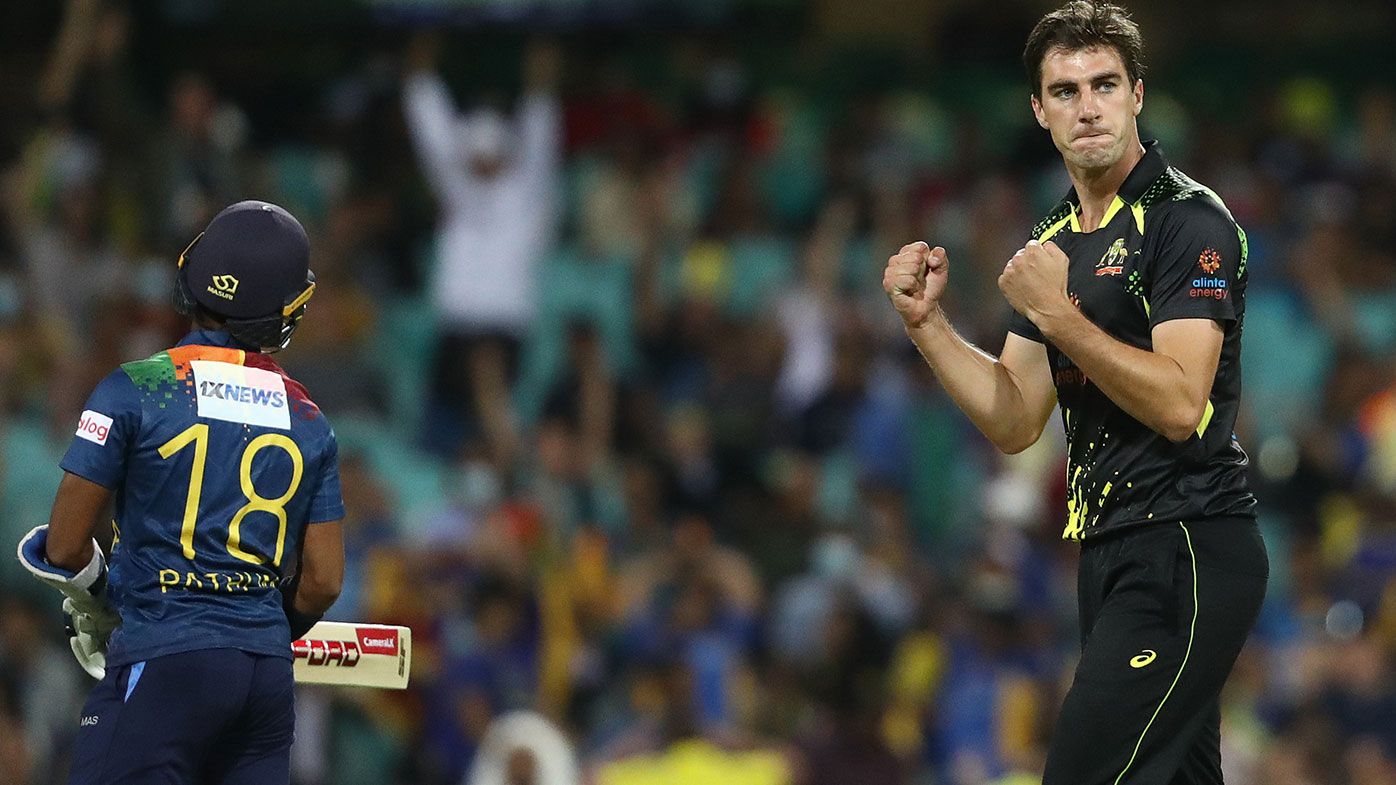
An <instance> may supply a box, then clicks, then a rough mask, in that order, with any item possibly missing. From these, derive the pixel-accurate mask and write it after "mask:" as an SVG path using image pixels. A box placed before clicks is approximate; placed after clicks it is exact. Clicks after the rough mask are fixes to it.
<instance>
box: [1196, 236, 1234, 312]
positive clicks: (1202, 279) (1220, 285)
mask: <svg viewBox="0 0 1396 785" xmlns="http://www.w3.org/2000/svg"><path fill="white" fill-rule="evenodd" d="M1221 262H1222V259H1221V254H1219V253H1217V252H1216V250H1215V249H1212V248H1203V249H1202V253H1201V254H1200V255H1198V257H1197V266H1198V267H1200V268H1201V269H1202V275H1199V276H1198V277H1196V278H1194V279H1192V286H1191V287H1190V288H1189V289H1188V296H1189V297H1193V298H1196V299H1199V300H1225V299H1226V298H1227V296H1228V295H1229V294H1230V292H1229V288H1230V287H1228V285H1227V283H1226V279H1225V278H1223V277H1221V276H1219V275H1217V272H1218V271H1219V270H1221Z"/></svg>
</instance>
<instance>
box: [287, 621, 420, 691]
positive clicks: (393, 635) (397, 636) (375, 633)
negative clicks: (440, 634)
mask: <svg viewBox="0 0 1396 785" xmlns="http://www.w3.org/2000/svg"><path fill="white" fill-rule="evenodd" d="M291 653H292V654H293V655H295V666H294V669H295V674H296V681H297V682H298V683H300V684H335V685H339V686H343V687H378V688H380V689H386V690H400V689H404V688H405V687H407V678H408V676H410V675H411V670H412V630H411V629H410V628H408V627H393V626H389V625H386V624H350V623H346V622H337V621H322V622H318V623H317V624H316V625H315V626H314V627H311V628H310V632H307V633H306V634H305V637H303V638H301V639H300V640H297V641H292V642H291Z"/></svg>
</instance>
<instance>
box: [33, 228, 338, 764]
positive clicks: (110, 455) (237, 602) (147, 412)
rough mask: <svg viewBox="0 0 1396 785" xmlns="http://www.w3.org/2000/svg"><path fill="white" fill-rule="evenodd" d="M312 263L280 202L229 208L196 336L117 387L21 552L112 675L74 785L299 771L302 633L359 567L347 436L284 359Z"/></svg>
mask: <svg viewBox="0 0 1396 785" xmlns="http://www.w3.org/2000/svg"><path fill="white" fill-rule="evenodd" d="M309 259H310V243H309V240H308V238H307V237H306V233H305V229H304V228H302V227H301V225H300V223H299V222H298V221H297V220H296V219H295V218H294V217H293V216H292V215H291V214H290V213H288V212H286V211H285V210H283V209H282V208H280V207H277V206H276V205H273V204H267V203H266V202H257V201H246V202H239V203H237V204H234V205H232V206H230V207H228V208H227V209H225V210H223V211H222V212H221V213H219V214H218V215H217V216H215V217H214V219H213V221H212V222H211V223H209V225H208V228H207V229H206V230H205V231H204V232H203V233H202V234H200V235H199V236H198V237H196V238H195V239H194V241H193V242H192V243H190V244H189V247H188V248H186V249H185V251H184V253H183V254H181V255H180V258H179V269H178V271H177V274H176V287H175V295H174V299H175V305H176V307H177V308H178V309H179V311H180V312H181V313H182V314H184V315H186V316H188V317H189V318H190V320H191V321H192V322H193V330H192V332H190V333H189V334H188V335H187V336H186V337H185V338H184V339H183V340H182V341H180V342H179V344H178V345H177V346H175V347H173V348H171V349H168V350H166V351H163V352H160V353H159V354H157V355H155V356H154V357H151V358H149V359H146V360H140V361H136V362H130V363H126V364H125V365H122V366H121V367H120V368H119V369H117V370H116V371H115V372H113V373H112V374H111V375H109V376H107V377H106V378H105V379H103V380H102V382H101V383H100V384H98V385H97V389H96V390H94V391H93V393H92V396H91V397H90V398H89V399H88V401H87V406H86V411H84V412H83V413H82V417H81V419H80V421H79V423H78V430H77V434H76V436H75V437H74V438H73V441H72V444H71V446H69V448H68V451H67V454H66V455H65V456H64V457H63V460H62V463H61V465H62V468H63V471H64V475H63V479H62V481H61V483H60V485H59V488H58V494H57V498H55V499H54V503H53V512H52V515H51V517H50V518H49V522H48V524H47V525H45V526H39V527H38V528H36V529H34V530H33V531H31V532H29V534H28V535H27V536H26V537H25V538H24V540H23V541H22V542H21V543H20V546H19V556H20V560H21V561H22V562H23V563H24V566H25V567H26V568H28V569H29V571H30V572H31V573H33V574H34V576H35V577H37V578H38V579H39V580H42V581H44V582H45V583H49V584H51V585H53V586H54V587H56V588H57V589H58V590H59V591H61V592H62V593H63V594H64V595H65V597H66V599H65V600H64V602H63V608H64V610H65V611H67V612H68V614H69V615H70V617H71V620H72V631H71V632H72V638H71V645H72V648H73V652H74V654H75V655H76V656H77V658H78V661H79V662H80V663H81V664H82V666H83V668H84V669H86V670H87V672H88V673H90V674H92V675H93V676H94V677H96V678H98V679H100V681H99V683H98V684H97V686H96V687H95V688H94V689H93V690H92V693H91V695H90V696H89V697H88V700H87V703H86V705H85V707H84V708H83V712H82V717H81V719H80V721H79V726H80V727H79V730H78V738H77V743H76V749H75V751H74V760H73V767H72V771H71V774H70V779H69V782H70V783H74V785H97V784H98V783H101V785H116V784H117V783H172V784H173V783H210V784H221V785H252V784H253V783H256V784H257V785H266V784H268V783H283V784H284V783H287V782H288V781H289V779H290V772H289V767H290V748H291V741H292V735H293V726H294V722H295V714H294V699H293V693H292V667H291V665H292V659H291V641H292V640H293V639H296V638H299V637H300V636H301V635H303V634H304V633H305V632H306V631H307V630H308V629H309V628H310V627H311V626H312V625H313V624H314V623H315V622H316V621H317V620H318V619H319V618H320V617H321V616H322V615H323V614H324V613H325V611H326V610H327V609H328V608H329V606H330V604H331V603H333V602H334V600H335V597H337V596H338V594H339V590H340V583H341V580H342V576H343V571H344V546H343V539H342V530H341V525H340V521H341V519H342V518H343V517H344V503H343V500H342V499H341V497H340V487H339V470H338V465H337V447H336V443H335V436H334V431H333V430H331V429H330V425H329V423H328V422H327V421H326V420H325V417H324V415H323V414H321V413H320V410H319V409H318V408H317V407H316V406H315V404H314V403H313V402H312V401H311V400H310V397H309V396H308V395H307V394H306V391H305V388H303V387H301V385H299V384H298V383H296V381H295V380H293V379H292V378H291V377H289V376H287V375H286V372H285V371H283V370H282V369H281V368H280V367H278V366H277V364H276V363H275V362H273V361H272V359H271V357H270V356H269V355H270V354H271V353H273V352H276V351H277V350H279V349H283V348H285V347H286V345H287V343H288V342H289V341H290V339H291V335H292V333H294V332H295V329H296V326H297V325H298V324H299V322H300V319H301V317H302V316H303V315H304V314H305V309H306V302H307V301H308V300H309V299H310V296H311V294H312V293H313V292H314V291H315V276H314V274H313V273H311V271H310V267H309ZM108 522H110V524H111V525H110V527H108V526H107V524H108ZM108 528H110V531H111V533H112V542H111V547H110V550H109V554H110V555H109V557H106V556H104V555H103V551H102V547H101V546H100V545H99V544H98V542H97V540H96V539H95V538H94V534H97V533H100V534H101V536H103V537H105V536H106V534H105V532H106V531H107V530H108Z"/></svg>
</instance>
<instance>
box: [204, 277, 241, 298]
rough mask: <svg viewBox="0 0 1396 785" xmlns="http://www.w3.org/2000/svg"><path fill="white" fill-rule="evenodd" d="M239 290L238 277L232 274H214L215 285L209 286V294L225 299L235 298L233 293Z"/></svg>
mask: <svg viewBox="0 0 1396 785" xmlns="http://www.w3.org/2000/svg"><path fill="white" fill-rule="evenodd" d="M237 290H238V279H236V278H234V277H233V276H231V275H215V276H213V285H212V286H210V287H208V292H209V294H212V295H213V296H215V297H222V298H223V299H224V300H231V299H233V295H234V294H236V293H237Z"/></svg>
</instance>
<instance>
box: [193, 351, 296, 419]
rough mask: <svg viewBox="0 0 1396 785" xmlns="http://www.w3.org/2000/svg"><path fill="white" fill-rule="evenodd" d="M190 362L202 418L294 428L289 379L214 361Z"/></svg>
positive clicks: (268, 372)
mask: <svg viewBox="0 0 1396 785" xmlns="http://www.w3.org/2000/svg"><path fill="white" fill-rule="evenodd" d="M190 365H191V366H192V368H193V371H194V395H195V398H196V399H197V401H198V409H199V416H200V417H208V418H210V419H214V420H225V421H227V422H235V423H244V424H247V425H262V426H265V427H268V428H280V429H282V430H290V429H291V410H290V406H289V405H288V404H289V401H288V400H287V398H286V380H285V379H282V378H281V375H280V374H278V373H273V372H272V371H268V370H264V369H262V368H249V367H247V366H244V365H234V364H232V363H222V362H214V361H211V360H194V361H193V362H191V363H190Z"/></svg>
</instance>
